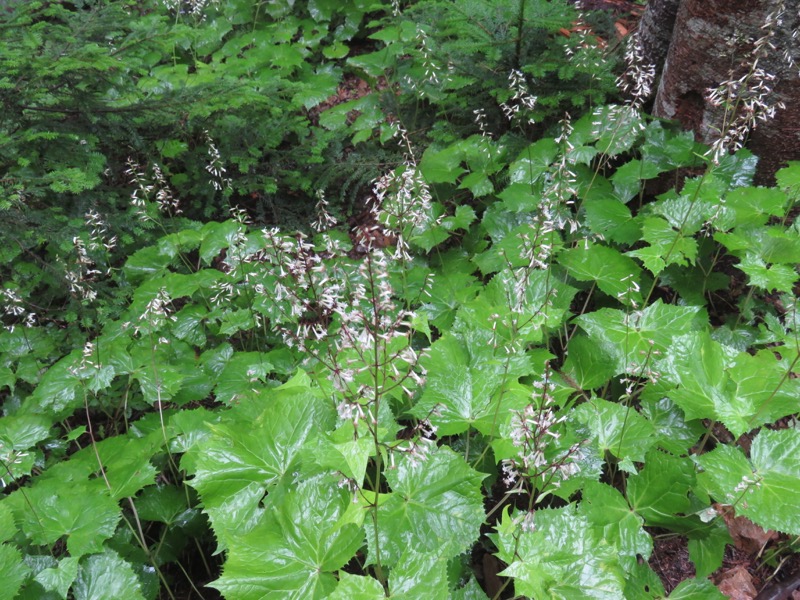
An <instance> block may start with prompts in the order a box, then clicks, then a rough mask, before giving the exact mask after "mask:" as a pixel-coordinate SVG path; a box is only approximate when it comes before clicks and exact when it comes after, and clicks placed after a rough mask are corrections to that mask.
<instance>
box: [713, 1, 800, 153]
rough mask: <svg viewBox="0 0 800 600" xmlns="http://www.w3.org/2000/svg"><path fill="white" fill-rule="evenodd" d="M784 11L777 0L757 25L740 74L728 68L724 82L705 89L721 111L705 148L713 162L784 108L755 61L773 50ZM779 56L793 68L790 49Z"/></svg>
mask: <svg viewBox="0 0 800 600" xmlns="http://www.w3.org/2000/svg"><path fill="white" fill-rule="evenodd" d="M785 14H786V4H785V2H783V0H781V1H779V2H778V3H777V7H776V9H775V10H774V11H772V12H770V13H769V14H768V15H767V16H766V19H765V21H764V25H762V27H761V29H762V31H763V32H764V33H763V35H762V36H761V37H760V38H759V39H757V40H756V41H755V42H754V43H753V48H752V50H751V52H750V54H749V55H748V56H747V57H746V58H745V60H743V61H742V63H741V64H742V65H743V66H744V74H743V75H740V76H739V77H736V75H735V72H734V71H733V70H732V71H731V73H730V77H729V78H728V79H727V80H726V81H723V82H722V83H720V84H719V85H718V86H717V87H716V88H709V89H708V90H706V101H707V102H708V103H709V104H710V105H711V106H712V107H716V108H718V109H720V110H721V111H723V120H722V125H721V126H720V127H719V131H718V134H717V137H716V139H715V140H714V141H713V142H712V144H711V148H710V150H709V151H708V155H709V156H710V157H711V160H712V161H713V162H714V163H715V164H716V163H719V160H720V159H721V158H722V156H724V155H725V154H727V153H728V152H736V151H737V150H739V149H740V148H742V146H743V145H744V142H745V140H746V139H747V136H748V135H749V133H750V132H751V131H752V130H753V129H755V128H756V127H757V126H758V124H759V123H764V122H767V121H769V120H771V119H773V118H775V114H776V113H777V111H778V110H783V109H784V108H786V105H785V104H784V103H783V102H781V101H779V100H776V98H775V93H774V86H775V83H776V80H777V78H776V76H775V74H774V73H769V72H767V71H766V70H765V69H764V68H763V67H761V66H759V62H761V61H763V59H764V58H766V57H767V56H768V55H769V54H770V53H772V52H777V48H776V46H775V43H774V38H775V36H776V35H777V30H778V28H779V27H780V26H781V25H782V23H783V19H784V17H785ZM796 37H797V31H795V32H793V34H792V39H796ZM783 59H784V61H785V62H786V64H787V66H788V67H789V68H794V67H795V62H794V55H793V53H792V51H790V49H786V50H784V53H783Z"/></svg>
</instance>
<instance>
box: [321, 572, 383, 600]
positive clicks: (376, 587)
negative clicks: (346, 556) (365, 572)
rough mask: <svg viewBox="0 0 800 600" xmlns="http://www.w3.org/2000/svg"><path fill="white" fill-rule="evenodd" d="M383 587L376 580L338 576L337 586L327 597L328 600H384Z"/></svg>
mask: <svg viewBox="0 0 800 600" xmlns="http://www.w3.org/2000/svg"><path fill="white" fill-rule="evenodd" d="M385 598H386V594H384V593H383V586H382V585H381V584H380V582H379V581H378V580H377V579H374V578H372V577H369V576H362V575H351V574H350V573H345V572H343V573H340V574H339V585H337V586H336V589H335V590H334V592H333V593H332V594H331V595H330V596H328V599H329V600H385Z"/></svg>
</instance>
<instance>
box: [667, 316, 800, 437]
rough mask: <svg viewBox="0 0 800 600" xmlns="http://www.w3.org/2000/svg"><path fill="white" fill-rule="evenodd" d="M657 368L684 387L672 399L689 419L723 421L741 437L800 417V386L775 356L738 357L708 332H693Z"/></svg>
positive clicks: (678, 341)
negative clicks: (788, 417)
mask: <svg viewBox="0 0 800 600" xmlns="http://www.w3.org/2000/svg"><path fill="white" fill-rule="evenodd" d="M657 364H658V370H659V371H660V372H661V373H662V374H663V376H664V378H665V379H666V380H668V381H670V382H671V383H673V384H676V385H678V386H679V387H677V388H676V389H674V390H671V391H670V392H669V393H668V394H669V397H670V398H671V399H672V400H673V401H674V402H675V404H677V405H678V406H680V407H681V409H682V410H683V411H684V413H686V418H687V419H706V418H710V419H714V420H718V421H721V422H722V423H723V424H724V425H725V426H726V427H727V428H728V429H729V430H730V432H731V433H732V434H733V435H734V436H736V437H739V436H740V435H742V434H743V433H745V432H746V431H749V430H751V429H753V428H754V427H757V426H759V425H763V424H765V423H771V422H773V421H775V420H777V419H779V418H781V417H784V416H786V415H789V414H792V413H794V412H797V397H798V394H800V381H798V380H794V379H788V378H786V377H785V374H786V367H785V366H784V365H782V364H781V362H780V361H779V360H778V359H777V358H776V357H775V355H774V353H773V352H759V353H758V354H756V355H755V356H753V355H751V354H749V353H746V352H742V353H738V354H737V353H736V352H734V351H732V350H731V349H730V348H728V347H726V346H723V345H722V344H720V343H718V342H716V341H714V340H713V339H711V337H710V335H709V334H708V333H707V332H693V333H689V334H687V335H683V336H679V337H677V338H676V339H675V340H673V344H672V346H671V347H670V348H669V350H668V351H667V352H666V355H665V356H664V358H663V359H662V360H659V361H658V363H657Z"/></svg>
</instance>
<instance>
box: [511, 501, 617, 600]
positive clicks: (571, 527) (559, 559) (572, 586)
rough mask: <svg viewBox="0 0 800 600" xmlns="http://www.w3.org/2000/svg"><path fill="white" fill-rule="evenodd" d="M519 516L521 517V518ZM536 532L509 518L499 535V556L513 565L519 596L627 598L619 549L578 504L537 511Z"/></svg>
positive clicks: (515, 584) (600, 599)
mask: <svg viewBox="0 0 800 600" xmlns="http://www.w3.org/2000/svg"><path fill="white" fill-rule="evenodd" d="M517 516H519V515H517ZM533 523H534V528H535V529H534V530H533V531H521V528H520V526H519V525H515V524H514V516H512V515H510V514H504V515H503V520H502V522H501V523H500V525H499V527H498V530H499V533H498V534H497V536H496V543H497V546H498V553H497V555H498V557H499V558H500V559H501V560H502V561H503V562H505V563H507V564H508V565H509V566H508V568H507V569H505V570H504V571H503V572H502V573H500V575H504V576H507V577H513V578H514V589H515V591H516V592H517V594H522V595H525V596H527V597H529V598H558V599H563V600H568V599H569V600H572V599H575V600H577V599H579V598H597V599H598V600H611V599H620V600H621V599H622V598H623V589H624V587H625V573H624V570H623V568H622V567H621V566H620V564H619V561H618V558H617V553H616V549H615V548H614V547H613V546H611V545H609V544H608V543H606V541H605V540H603V536H602V535H599V534H598V531H597V530H596V529H595V528H593V527H592V526H591V524H590V522H589V519H588V518H587V517H585V516H583V515H580V514H577V513H576V510H575V507H574V506H573V505H569V506H566V507H564V508H561V509H556V510H553V509H543V510H537V511H536V512H535V513H534V514H533Z"/></svg>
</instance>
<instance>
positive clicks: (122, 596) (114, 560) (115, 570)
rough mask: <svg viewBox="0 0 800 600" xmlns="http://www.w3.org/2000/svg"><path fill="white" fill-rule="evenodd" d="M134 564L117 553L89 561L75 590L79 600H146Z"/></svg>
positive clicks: (84, 563)
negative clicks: (134, 570) (132, 565)
mask: <svg viewBox="0 0 800 600" xmlns="http://www.w3.org/2000/svg"><path fill="white" fill-rule="evenodd" d="M141 590H142V586H141V584H140V583H139V578H138V577H136V574H135V573H134V572H133V568H132V567H131V564H130V563H129V562H127V561H125V560H123V559H122V558H121V557H120V556H119V554H117V553H116V552H114V551H113V550H109V549H106V550H105V551H104V552H103V553H102V554H94V555H92V556H89V557H86V558H85V559H84V560H83V561H82V563H81V565H80V569H79V571H78V576H77V578H76V579H75V583H74V584H73V586H72V594H73V596H74V598H75V600H144V596H143V595H142V591H141Z"/></svg>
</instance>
